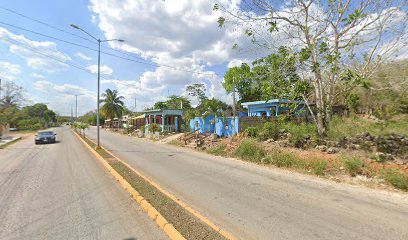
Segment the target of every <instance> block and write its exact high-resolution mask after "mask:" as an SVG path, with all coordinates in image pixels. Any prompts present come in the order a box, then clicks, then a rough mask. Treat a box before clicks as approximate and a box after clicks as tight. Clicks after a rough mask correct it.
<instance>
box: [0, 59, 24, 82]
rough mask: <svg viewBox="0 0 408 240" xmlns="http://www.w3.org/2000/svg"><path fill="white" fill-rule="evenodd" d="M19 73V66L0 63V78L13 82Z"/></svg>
mask: <svg viewBox="0 0 408 240" xmlns="http://www.w3.org/2000/svg"><path fill="white" fill-rule="evenodd" d="M20 73H21V69H20V65H17V64H13V63H9V62H0V78H1V79H8V80H15V79H16V76H17V75H19V74H20Z"/></svg>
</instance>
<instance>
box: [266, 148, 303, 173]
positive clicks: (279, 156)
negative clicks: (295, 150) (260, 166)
mask: <svg viewBox="0 0 408 240" xmlns="http://www.w3.org/2000/svg"><path fill="white" fill-rule="evenodd" d="M265 163H269V164H273V165H275V166H277V167H285V168H298V169H299V168H304V167H305V162H304V161H302V159H301V158H300V157H298V156H296V155H294V154H292V153H288V152H287V153H285V152H280V151H272V152H271V153H270V154H269V155H268V157H267V158H266V160H265Z"/></svg>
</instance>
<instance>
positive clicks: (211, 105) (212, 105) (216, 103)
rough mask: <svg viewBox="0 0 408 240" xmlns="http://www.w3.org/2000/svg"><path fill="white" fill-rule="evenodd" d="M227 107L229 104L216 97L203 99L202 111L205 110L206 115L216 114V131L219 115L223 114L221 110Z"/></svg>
mask: <svg viewBox="0 0 408 240" xmlns="http://www.w3.org/2000/svg"><path fill="white" fill-rule="evenodd" d="M226 108H227V104H226V103H224V102H222V101H220V100H218V99H215V98H211V99H206V100H204V101H203V103H202V106H201V111H204V112H203V114H204V115H208V114H210V115H214V133H215V130H216V129H215V124H216V122H217V117H219V116H221V115H222V112H220V111H219V110H222V109H226Z"/></svg>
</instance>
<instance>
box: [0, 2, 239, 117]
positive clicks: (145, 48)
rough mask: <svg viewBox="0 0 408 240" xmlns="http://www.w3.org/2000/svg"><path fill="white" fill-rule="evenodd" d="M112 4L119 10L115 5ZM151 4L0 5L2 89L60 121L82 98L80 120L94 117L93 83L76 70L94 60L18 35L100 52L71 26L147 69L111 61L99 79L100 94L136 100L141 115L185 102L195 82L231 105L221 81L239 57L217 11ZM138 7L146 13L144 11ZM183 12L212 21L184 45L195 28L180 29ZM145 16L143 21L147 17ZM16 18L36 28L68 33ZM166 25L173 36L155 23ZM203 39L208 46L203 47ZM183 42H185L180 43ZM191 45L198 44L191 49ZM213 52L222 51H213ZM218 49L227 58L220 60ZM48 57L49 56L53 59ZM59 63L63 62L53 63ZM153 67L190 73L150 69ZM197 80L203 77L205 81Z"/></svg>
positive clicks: (92, 54)
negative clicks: (112, 92) (6, 85)
mask: <svg viewBox="0 0 408 240" xmlns="http://www.w3.org/2000/svg"><path fill="white" fill-rule="evenodd" d="M112 2H115V3H113V4H112ZM125 2H126V4H129V5H132V4H133V3H135V4H136V5H138V4H139V6H138V7H136V8H135V7H131V6H128V8H131V10H124V8H126V7H125V6H124V5H125ZM137 2H140V3H137ZM153 2H155V3H154V4H146V3H143V1H87V0H70V1H52V0H38V1H35V2H34V1H24V0H3V1H1V3H0V7H1V8H0V22H1V23H0V29H2V31H3V32H2V34H1V35H0V37H1V39H0V62H2V63H3V68H0V77H1V78H2V79H3V81H4V80H5V81H14V82H15V83H17V84H19V85H21V86H23V87H24V88H25V89H26V96H27V97H28V99H29V100H31V102H29V103H33V102H44V103H48V105H49V107H50V108H51V109H54V110H56V111H57V112H58V113H59V114H61V115H67V114H70V106H71V104H72V103H74V99H75V97H74V96H72V95H70V93H72V94H81V95H80V96H79V97H78V111H79V115H81V114H83V113H85V112H86V111H89V110H92V109H94V108H95V105H96V100H95V96H96V75H95V74H90V73H89V72H87V71H83V70H80V69H77V68H75V67H73V66H72V65H75V66H79V67H80V68H88V67H90V66H91V65H96V64H97V52H96V51H92V50H89V49H86V48H82V47H80V46H75V45H72V44H68V43H65V42H62V41H58V40H56V39H52V38H48V37H46V36H40V35H38V34H34V33H31V32H28V31H25V30H23V29H21V28H24V29H28V30H30V31H33V32H37V33H41V34H44V35H49V36H52V37H55V38H58V39H62V40H65V41H68V42H71V43H75V44H79V45H83V46H86V47H89V48H92V49H96V48H97V44H96V43H95V42H94V43H93V42H91V41H87V40H85V39H83V38H88V39H90V37H88V36H87V35H86V34H85V33H83V32H80V31H79V30H76V29H73V28H71V27H70V26H69V24H71V23H74V24H76V25H78V26H80V27H81V28H82V29H85V30H86V31H88V32H89V33H90V34H92V35H93V36H95V37H100V38H101V39H106V38H111V37H112V38H121V39H124V40H125V45H123V44H121V43H116V44H118V45H109V44H107V43H104V44H103V45H104V46H105V47H102V49H101V50H102V51H104V52H108V53H110V54H114V55H119V56H121V57H125V58H129V59H133V60H135V61H141V62H145V63H147V64H141V63H137V62H132V61H128V60H123V59H120V58H117V57H113V56H108V55H106V54H102V55H101V65H102V66H105V67H102V69H103V70H106V71H102V72H105V73H106V74H104V75H103V78H102V79H101V80H102V85H101V91H104V89H106V88H115V89H118V90H119V92H120V94H121V95H124V96H125V97H126V104H127V105H128V107H132V106H133V103H134V98H137V101H138V105H139V106H138V109H139V110H141V109H142V108H143V107H148V106H151V104H153V103H154V102H155V101H157V100H163V99H164V98H165V97H166V96H167V94H183V88H184V86H185V85H186V84H189V83H194V82H203V83H205V84H206V85H207V89H208V95H209V96H214V97H219V98H224V100H226V101H228V97H227V96H226V94H225V92H223V90H222V87H221V81H222V77H221V76H222V75H223V73H224V72H225V71H226V70H227V65H228V63H229V62H230V60H232V59H234V57H232V56H231V53H230V51H229V50H228V51H226V50H225V48H230V46H229V45H230V42H228V41H225V40H223V38H225V31H223V30H220V29H219V28H217V23H216V20H217V16H215V15H214V13H212V4H209V3H205V1H201V3H199V4H194V3H193V4H191V3H188V1H187V2H178V3H177V2H175V1H173V3H172V4H168V3H165V2H164V1H153ZM170 2H171V1H170ZM179 4H181V5H185V6H184V7H183V8H184V10H183V9H180V8H179V6H177V5H179ZM141 5H144V6H143V7H141ZM160 5H161V6H162V7H164V8H167V10H166V9H164V11H160V10H157V9H156V10H155V9H150V11H151V13H155V12H156V14H150V15H146V16H144V17H142V18H137V17H136V18H134V16H135V15H138V12H139V10H138V8H139V7H140V8H145V9H149V8H152V7H158V6H160ZM3 8H6V9H9V10H12V11H14V12H15V13H13V12H11V11H9V10H6V9H3ZM115 10H117V11H125V12H127V13H128V14H129V15H128V16H123V19H118V17H116V16H114V15H112V14H114V12H115ZM185 10H187V12H188V11H189V10H191V12H192V13H193V12H194V11H196V13H195V14H197V15H198V14H199V15H201V17H203V16H206V17H207V19H205V21H206V23H205V24H203V25H202V26H198V28H202V29H198V30H196V31H195V33H196V34H194V35H193V36H192V35H190V36H186V37H187V40H185V41H184V40H183V34H184V35H185V34H187V35H188V31H184V30H188V28H189V27H194V28H195V29H196V28H197V27H196V26H194V24H193V23H191V24H192V25H191V26H187V29H184V26H183V22H182V21H181V22H180V20H179V19H180V16H182V15H183V14H184V13H185ZM197 11H198V12H197ZM200 11H201V12H200ZM140 12H144V13H146V11H145V10H142V9H141V10H140ZM16 13H17V14H16ZM18 14H22V15H25V16H27V17H29V18H32V19H35V20H39V21H41V22H44V23H46V24H49V25H51V26H53V27H56V28H58V29H60V30H63V31H65V32H62V31H60V30H57V29H54V28H51V27H49V26H45V25H44V24H40V23H38V22H36V21H34V20H31V19H28V18H25V17H23V16H20V15H18ZM164 18H166V19H167V20H168V23H169V24H172V26H170V28H169V27H168V26H165V22H163V26H158V25H157V22H158V21H159V22H160V21H162V19H164ZM172 21H173V22H172ZM180 23H181V25H180ZM146 24H151V26H150V27H149V26H146ZM12 25H13V26H16V27H17V28H16V27H13V26H12ZM117 25H120V29H119V30H115V27H116V26H117ZM140 26H142V29H141V27H140ZM143 26H144V28H143ZM112 28H113V30H112ZM133 28H135V29H136V28H137V29H139V30H140V29H141V30H140V32H138V33H137V34H132V32H133ZM208 30H211V32H209V31H208ZM178 31H179V32H178ZM74 35H78V36H79V37H78V36H74ZM206 36H208V39H204V38H205V37H206ZM81 37H82V38H81ZM22 38H23V39H22ZM181 41H184V42H183V43H180V42H181ZM188 41H194V43H189V42H188ZM200 41H202V43H203V44H201V43H200ZM223 41H224V42H223ZM179 43H180V44H179ZM216 44H218V45H219V46H215V45H216ZM227 45H228V46H227ZM197 46H199V47H197ZM200 46H201V47H200ZM111 47H113V48H115V49H117V50H120V51H123V52H125V51H127V54H124V53H121V52H118V51H114V50H111V49H109V48H111ZM156 49H157V50H156ZM167 49H170V50H167ZM220 49H221V50H222V51H226V52H225V53H222V52H220ZM217 54H223V56H222V57H219V56H216V55H217ZM48 55H52V56H53V58H50V57H48ZM79 55H80V56H79ZM81 56H82V57H81ZM54 58H57V59H59V60H62V62H61V61H60V62H58V61H55V60H54ZM154 62H157V63H160V64H161V65H163V66H170V67H176V68H180V69H183V70H186V71H176V70H174V69H172V68H169V67H157V66H151V65H149V64H152V63H154ZM94 67H95V66H94ZM13 70H14V71H13ZM1 71H2V72H1ZM189 71H193V72H194V73H191V72H189ZM198 73H204V74H202V75H201V76H200V74H198ZM214 73H216V74H217V75H215V74H214Z"/></svg>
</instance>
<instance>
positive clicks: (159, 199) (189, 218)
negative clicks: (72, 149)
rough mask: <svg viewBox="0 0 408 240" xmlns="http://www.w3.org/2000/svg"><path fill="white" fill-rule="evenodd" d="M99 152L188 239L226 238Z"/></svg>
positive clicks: (120, 164)
mask: <svg viewBox="0 0 408 240" xmlns="http://www.w3.org/2000/svg"><path fill="white" fill-rule="evenodd" d="M81 138H82V139H84V140H85V142H86V143H87V144H88V145H90V146H91V147H92V148H93V147H95V143H93V142H92V141H91V140H89V139H88V138H84V137H82V136H81ZM97 152H98V154H99V155H100V156H102V157H103V158H104V159H105V160H106V161H108V163H109V165H111V166H112V168H114V169H115V170H116V171H117V172H118V173H119V174H120V175H121V176H122V177H123V178H124V179H125V180H126V181H127V182H128V183H129V184H130V185H131V186H132V187H133V188H134V189H135V190H136V191H138V192H139V193H140V194H141V195H142V196H143V198H144V199H146V200H147V201H148V202H149V203H150V204H151V205H152V206H153V207H155V208H156V209H157V210H158V211H159V212H160V214H161V215H163V217H164V218H165V219H166V220H167V221H169V223H171V224H173V226H174V227H175V228H176V229H177V230H178V231H179V232H180V233H181V234H182V235H183V236H184V237H186V239H220V240H221V239H224V238H223V237H222V236H221V234H219V233H218V232H216V231H215V230H213V229H212V228H210V227H209V226H208V225H207V224H206V223H204V222H202V221H201V220H200V219H198V218H197V217H195V216H194V215H192V214H191V213H189V212H188V211H187V210H185V209H184V208H183V207H181V206H180V205H179V204H178V203H176V202H174V201H173V200H172V199H170V198H169V197H167V196H166V195H164V193H162V192H161V191H159V190H158V189H157V188H156V187H154V186H153V185H151V184H150V183H149V182H147V181H146V180H144V179H143V178H142V177H141V176H139V175H138V174H136V173H135V172H134V171H132V170H131V169H129V168H128V167H127V166H126V165H124V164H123V163H121V162H119V161H111V159H112V158H113V156H112V155H110V154H109V153H108V152H106V151H105V150H104V149H99V150H97Z"/></svg>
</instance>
